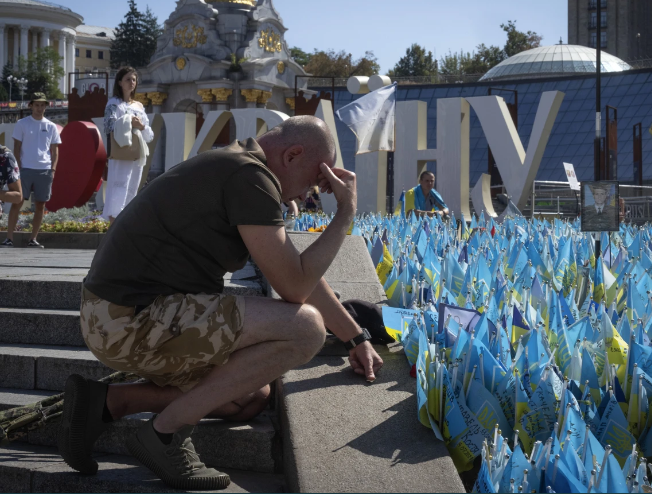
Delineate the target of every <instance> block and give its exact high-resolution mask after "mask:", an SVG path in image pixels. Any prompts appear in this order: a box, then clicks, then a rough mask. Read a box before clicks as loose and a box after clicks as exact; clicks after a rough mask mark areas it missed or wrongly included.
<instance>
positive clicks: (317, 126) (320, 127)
mask: <svg viewBox="0 0 652 494" xmlns="http://www.w3.org/2000/svg"><path fill="white" fill-rule="evenodd" d="M257 141H258V143H259V144H260V146H261V147H262V148H263V149H264V150H265V154H268V153H269V152H270V151H271V153H272V154H274V155H278V153H281V154H282V153H283V152H284V151H285V150H287V149H288V148H290V147H292V146H295V145H301V146H303V147H304V150H305V152H306V155H307V156H310V157H311V159H312V160H315V161H318V162H323V163H327V164H330V165H331V166H332V165H334V164H335V159H336V151H335V140H334V139H333V136H332V134H331V132H330V130H329V129H328V127H327V126H326V123H324V121H323V120H321V119H319V118H317V117H312V116H309V115H301V116H298V117H291V118H288V119H287V120H285V121H284V122H283V123H281V124H279V125H277V126H276V127H274V128H273V129H271V130H270V131H269V132H267V133H265V134H264V135H262V136H260V137H259V138H258V139H257ZM269 157H270V156H269V155H268V158H269Z"/></svg>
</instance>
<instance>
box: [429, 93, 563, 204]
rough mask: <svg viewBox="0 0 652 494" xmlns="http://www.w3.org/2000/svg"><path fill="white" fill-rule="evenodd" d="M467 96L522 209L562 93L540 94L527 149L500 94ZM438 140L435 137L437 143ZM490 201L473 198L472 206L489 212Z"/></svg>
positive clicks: (506, 182) (506, 187)
mask: <svg viewBox="0 0 652 494" xmlns="http://www.w3.org/2000/svg"><path fill="white" fill-rule="evenodd" d="M467 100H468V102H469V103H470V104H471V106H472V107H473V109H474V110H475V112H476V114H477V115H478V119H479V120H480V125H482V130H483V131H484V134H485V136H486V137H487V142H488V144H489V147H490V148H491V152H492V153H493V155H494V157H495V158H496V165H497V166H498V170H499V171H500V176H501V177H502V179H503V183H504V184H505V189H506V190H507V195H508V196H510V197H511V198H512V201H513V202H514V204H516V206H517V207H518V208H519V209H523V208H524V207H525V205H526V203H527V201H528V197H529V193H530V190H531V189H532V182H533V181H534V178H535V177H536V175H537V171H539V165H541V159H542V158H543V153H544V152H545V150H546V145H547V144H548V139H549V138H550V132H551V131H552V126H553V124H554V123H555V119H556V118H557V113H559V108H560V107H561V103H562V101H563V100H564V93H562V92H560V91H547V92H545V93H543V94H542V95H541V101H540V102H539V108H538V109H537V114H536V117H535V119H534V126H533V127H532V133H531V134H530V142H529V143H528V148H527V153H526V152H525V150H524V149H523V144H522V142H521V138H520V137H519V136H518V132H517V131H516V127H515V126H514V122H513V121H512V118H511V117H510V115H509V110H508V109H507V105H506V104H505V101H504V100H503V99H502V98H500V97H498V96H481V97H476V98H468V99H467ZM439 142H440V141H439V139H437V143H438V144H439ZM482 182H483V181H482V180H479V181H478V184H476V187H478V188H481V187H482ZM475 196H476V197H478V199H479V198H480V197H486V194H481V195H480V194H475ZM490 205H491V202H489V203H487V201H486V199H483V201H482V203H481V204H477V203H476V201H475V200H474V201H473V207H474V209H475V210H476V212H477V214H480V212H481V211H484V210H486V211H487V212H488V213H489V214H491V213H492V212H493V208H491V207H490ZM494 214H495V213H494Z"/></svg>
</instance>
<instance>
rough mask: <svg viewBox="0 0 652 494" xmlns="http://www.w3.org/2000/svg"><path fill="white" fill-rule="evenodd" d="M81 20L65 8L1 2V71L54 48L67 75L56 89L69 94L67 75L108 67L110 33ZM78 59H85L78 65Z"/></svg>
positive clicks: (35, 1)
mask: <svg viewBox="0 0 652 494" xmlns="http://www.w3.org/2000/svg"><path fill="white" fill-rule="evenodd" d="M83 22H84V18H83V17H82V16H81V15H79V14H77V13H75V12H73V11H72V10H71V9H69V8H68V7H64V6H61V5H57V4H55V3H52V2H47V1H39V0H0V70H1V68H2V67H4V66H5V65H6V64H7V63H10V64H11V65H12V66H14V67H15V66H16V64H17V63H18V59H19V57H21V56H22V57H25V58H27V57H28V56H29V54H30V53H33V52H35V51H36V50H37V49H39V48H44V47H48V46H52V47H54V48H55V49H56V50H57V51H58V53H59V55H60V56H61V57H62V60H61V66H62V67H63V68H64V69H65V71H66V75H65V76H63V77H62V78H61V80H60V81H59V89H60V91H61V92H62V93H63V94H64V95H65V94H68V93H69V92H70V91H69V89H70V88H69V87H68V75H67V74H68V73H70V72H75V71H76V70H77V69H78V68H79V67H80V66H81V68H82V70H85V69H86V68H87V67H88V68H94V69H95V70H102V69H105V68H107V67H108V66H109V50H110V45H111V39H112V37H113V30H112V29H110V28H105V27H98V26H85V25H83V24H82V23H83ZM78 59H84V62H83V63H81V64H78V63H76V62H77V60H78Z"/></svg>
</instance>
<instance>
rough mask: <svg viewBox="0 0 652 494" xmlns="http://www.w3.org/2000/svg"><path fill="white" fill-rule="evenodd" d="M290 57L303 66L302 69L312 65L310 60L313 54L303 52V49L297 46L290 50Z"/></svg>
mask: <svg viewBox="0 0 652 494" xmlns="http://www.w3.org/2000/svg"><path fill="white" fill-rule="evenodd" d="M290 56H291V57H292V58H294V61H295V62H296V63H298V64H299V65H301V66H302V67H305V66H306V65H308V64H309V63H310V59H311V58H312V54H311V53H306V52H305V51H303V50H302V49H301V48H299V47H297V46H293V47H292V48H290Z"/></svg>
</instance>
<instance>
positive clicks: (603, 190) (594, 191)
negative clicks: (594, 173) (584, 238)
mask: <svg viewBox="0 0 652 494" xmlns="http://www.w3.org/2000/svg"><path fill="white" fill-rule="evenodd" d="M581 210H582V214H581V216H580V219H581V225H582V231H583V232H615V231H618V228H619V218H618V182H616V181H600V182H582V198H581Z"/></svg>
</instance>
